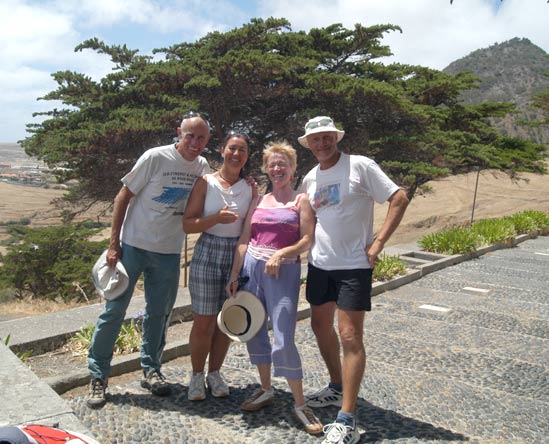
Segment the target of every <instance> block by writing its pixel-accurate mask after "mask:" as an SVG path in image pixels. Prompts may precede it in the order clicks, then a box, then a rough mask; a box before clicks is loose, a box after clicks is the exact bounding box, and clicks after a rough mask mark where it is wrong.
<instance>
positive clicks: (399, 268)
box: [372, 254, 406, 282]
mask: <svg viewBox="0 0 549 444" xmlns="http://www.w3.org/2000/svg"><path fill="white" fill-rule="evenodd" d="M403 274H406V264H405V263H404V262H403V261H401V260H400V259H399V258H398V256H390V255H387V254H381V255H380V256H379V260H378V262H377V264H376V266H375V267H374V271H373V274H372V279H373V281H375V282H377V281H389V280H391V279H393V278H395V277H397V276H401V275H403Z"/></svg>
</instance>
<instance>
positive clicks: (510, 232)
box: [418, 210, 549, 254]
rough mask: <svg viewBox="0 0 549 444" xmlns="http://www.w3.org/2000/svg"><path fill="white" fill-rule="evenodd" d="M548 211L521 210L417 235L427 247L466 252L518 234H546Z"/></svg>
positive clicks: (436, 249) (503, 240)
mask: <svg viewBox="0 0 549 444" xmlns="http://www.w3.org/2000/svg"><path fill="white" fill-rule="evenodd" d="M548 233H549V215H547V214H546V213H544V212H543V211H533V210H528V211H522V212H520V213H515V214H513V215H511V216H505V217H502V218H498V219H484V220H480V221H477V222H475V223H474V224H473V225H471V226H470V227H454V228H450V229H448V230H443V231H440V232H438V233H431V234H428V235H425V236H423V237H422V238H420V239H419V241H418V244H419V245H420V246H421V247H422V248H423V249H424V250H426V251H431V252H433V253H441V254H465V253H471V252H473V251H475V250H476V249H477V248H478V247H481V246H483V245H489V244H496V243H509V242H510V241H511V240H512V239H513V238H514V237H515V236H516V235H517V234H534V235H536V234H548Z"/></svg>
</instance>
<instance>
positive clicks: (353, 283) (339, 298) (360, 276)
mask: <svg viewBox="0 0 549 444" xmlns="http://www.w3.org/2000/svg"><path fill="white" fill-rule="evenodd" d="M306 295H307V301H308V302H309V304H311V305H322V304H325V303H326V302H335V303H336V305H337V307H338V308H341V309H343V310H349V311H370V310H371V309H372V302H371V295H372V269H371V268H356V269H353V270H321V269H320V268H317V267H315V266H314V265H311V264H309V266H308V271H307V287H306Z"/></svg>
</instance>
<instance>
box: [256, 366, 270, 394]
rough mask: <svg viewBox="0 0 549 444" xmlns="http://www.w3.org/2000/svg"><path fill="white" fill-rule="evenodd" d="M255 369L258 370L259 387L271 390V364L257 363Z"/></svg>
mask: <svg viewBox="0 0 549 444" xmlns="http://www.w3.org/2000/svg"><path fill="white" fill-rule="evenodd" d="M257 371H258V372H259V381H260V382H261V388H262V389H263V390H271V389H272V386H271V364H259V365H257Z"/></svg>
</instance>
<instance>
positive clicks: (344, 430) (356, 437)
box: [320, 422, 360, 444]
mask: <svg viewBox="0 0 549 444" xmlns="http://www.w3.org/2000/svg"><path fill="white" fill-rule="evenodd" d="M358 441H360V433H358V430H357V429H356V425H355V427H349V426H347V425H345V424H341V423H339V422H333V423H331V424H327V425H325V426H324V439H323V440H322V442H321V443H320V444H356V443H357V442H358Z"/></svg>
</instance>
